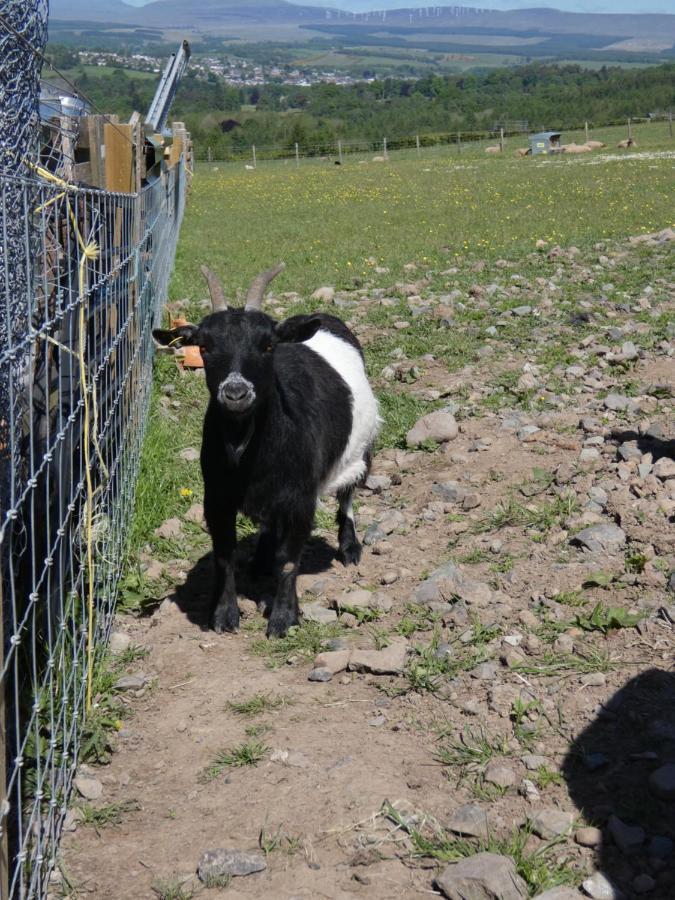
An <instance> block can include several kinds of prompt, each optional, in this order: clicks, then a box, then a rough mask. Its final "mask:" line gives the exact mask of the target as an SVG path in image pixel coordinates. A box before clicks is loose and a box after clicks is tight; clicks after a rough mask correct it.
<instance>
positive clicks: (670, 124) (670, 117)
mask: <svg viewBox="0 0 675 900" xmlns="http://www.w3.org/2000/svg"><path fill="white" fill-rule="evenodd" d="M668 131H669V132H670V136H671V137H672V136H673V108H672V106H671V108H670V109H669V110H668Z"/></svg>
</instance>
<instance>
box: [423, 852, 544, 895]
mask: <svg viewBox="0 0 675 900" xmlns="http://www.w3.org/2000/svg"><path fill="white" fill-rule="evenodd" d="M435 884H436V887H437V888H438V889H439V890H440V891H442V893H443V894H444V896H445V897H447V898H448V900H524V898H525V897H527V894H528V890H527V885H526V884H525V882H524V881H523V879H522V878H521V877H520V875H518V873H517V872H516V865H515V863H514V861H513V860H512V859H511V857H509V856H500V855H498V854H497V853H477V854H475V856H470V857H468V858H466V859H461V860H460V861H459V862H458V863H454V864H452V865H450V866H448V867H447V869H445V871H444V872H443V873H442V874H441V875H439V876H438V877H437V878H436V881H435Z"/></svg>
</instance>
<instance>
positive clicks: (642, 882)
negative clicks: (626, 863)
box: [632, 872, 656, 894]
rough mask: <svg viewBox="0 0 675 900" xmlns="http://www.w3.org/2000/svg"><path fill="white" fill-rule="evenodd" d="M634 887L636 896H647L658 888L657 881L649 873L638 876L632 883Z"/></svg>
mask: <svg viewBox="0 0 675 900" xmlns="http://www.w3.org/2000/svg"><path fill="white" fill-rule="evenodd" d="M632 887H633V890H634V891H635V893H636V894H647V893H649V891H653V890H654V888H655V887H656V881H655V880H654V879H653V878H652V876H651V875H649V874H647V872H643V873H642V874H641V875H636V876H635V878H634V879H633V881H632Z"/></svg>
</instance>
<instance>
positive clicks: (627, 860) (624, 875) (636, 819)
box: [563, 669, 675, 900]
mask: <svg viewBox="0 0 675 900" xmlns="http://www.w3.org/2000/svg"><path fill="white" fill-rule="evenodd" d="M669 764H671V765H672V764H675V674H673V673H672V672H665V671H661V670H659V669H650V670H648V671H645V672H643V673H642V674H640V675H638V676H637V677H635V678H633V679H631V680H630V681H628V682H627V683H626V684H625V685H624V687H623V688H621V690H619V691H617V692H616V693H615V694H614V695H613V696H612V698H611V699H610V700H609V701H608V703H607V704H606V705H605V706H603V707H601V709H600V710H599V714H598V716H597V718H596V719H595V720H594V721H593V722H592V723H591V724H590V725H589V726H588V727H587V728H585V729H584V730H583V731H582V732H581V734H580V735H579V736H578V737H577V739H576V740H575V741H574V742H573V743H572V745H571V747H570V751H569V753H568V755H567V757H566V759H565V761H564V764H563V775H564V777H565V779H566V781H567V786H568V789H569V793H570V797H571V798H572V800H573V802H574V803H575V804H576V806H577V808H578V809H579V811H580V812H581V813H582V814H583V817H584V819H585V820H586V821H587V822H589V823H591V824H593V825H595V826H597V827H598V828H599V829H600V830H601V833H602V839H601V842H600V844H599V845H598V848H597V868H598V869H599V870H600V872H602V873H603V874H604V876H605V877H606V878H607V879H608V880H609V881H610V882H612V884H613V885H614V886H615V889H617V890H618V891H621V896H623V897H626V898H633V897H638V896H643V895H644V896H645V897H647V898H649V900H666V898H668V900H672V898H675V856H674V855H673V842H674V841H675V777H674V776H675V765H672V768H670V773H671V774H670V779H669V781H670V789H669V790H668V788H667V786H666V787H665V788H664V785H665V781H667V780H668V779H667V777H666V776H667V772H668V769H667V767H668V765H669ZM664 767H666V769H664ZM664 779H665V781H664ZM636 879H637V880H636ZM593 896H597V897H601V896H607V897H608V898H609V897H610V894H609V893H607V894H606V895H603V894H601V892H598V893H597V894H593ZM616 896H618V894H617V895H616Z"/></svg>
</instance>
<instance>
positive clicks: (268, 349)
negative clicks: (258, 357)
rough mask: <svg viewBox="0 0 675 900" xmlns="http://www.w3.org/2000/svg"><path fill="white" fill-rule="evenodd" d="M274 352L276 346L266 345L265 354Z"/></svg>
mask: <svg viewBox="0 0 675 900" xmlns="http://www.w3.org/2000/svg"><path fill="white" fill-rule="evenodd" d="M272 350H274V344H265V346H264V347H263V353H271V352H272Z"/></svg>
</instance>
